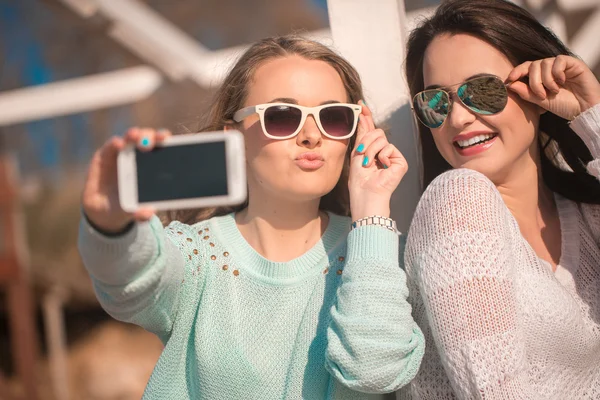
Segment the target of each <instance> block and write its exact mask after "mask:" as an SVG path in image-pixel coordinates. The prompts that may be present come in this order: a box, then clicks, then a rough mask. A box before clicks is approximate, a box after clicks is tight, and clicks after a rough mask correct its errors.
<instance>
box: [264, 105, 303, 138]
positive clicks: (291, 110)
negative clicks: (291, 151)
mask: <svg viewBox="0 0 600 400" xmlns="http://www.w3.org/2000/svg"><path fill="white" fill-rule="evenodd" d="M301 119H302V111H300V110H299V109H298V108H296V107H292V106H283V105H277V106H270V107H268V108H267V109H266V110H265V130H266V131H267V133H268V134H269V135H272V136H281V137H285V136H290V135H291V134H292V133H294V132H295V131H296V129H298V126H299V125H300V120H301Z"/></svg>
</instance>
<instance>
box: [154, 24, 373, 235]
mask: <svg viewBox="0 0 600 400" xmlns="http://www.w3.org/2000/svg"><path fill="white" fill-rule="evenodd" d="M291 55H297V56H300V57H303V58H305V59H307V60H318V61H323V62H326V63H327V64H329V65H330V66H331V67H333V68H334V69H335V70H336V71H337V72H338V74H339V75H340V78H341V79H342V82H343V84H344V88H345V89H346V93H347V94H348V100H349V102H350V103H357V102H358V101H359V100H361V99H364V95H363V89H362V83H361V80H360V76H359V74H358V72H357V71H356V69H354V67H352V65H351V64H350V63H348V61H346V60H345V59H344V58H343V57H341V56H340V55H338V54H336V53H335V52H334V51H333V50H331V49H330V48H329V47H327V46H325V45H323V44H320V43H318V42H315V41H312V40H308V39H305V38H302V37H299V36H296V35H286V36H279V37H271V38H266V39H263V40H261V41H259V42H256V43H255V44H253V45H252V46H250V48H249V49H248V50H247V51H246V52H245V53H244V54H243V55H242V56H241V57H240V58H239V59H238V61H237V62H236V63H235V65H234V66H233V67H232V69H231V71H230V72H229V74H228V75H227V77H226V78H225V80H224V82H223V85H222V86H221V87H220V88H219V89H218V91H217V92H216V94H215V98H214V101H213V103H212V107H211V109H210V111H209V112H208V114H207V116H206V119H205V121H203V127H202V128H201V129H200V131H201V132H209V131H219V130H222V129H223V127H224V126H235V122H234V121H233V114H234V113H235V112H236V111H237V110H239V109H240V108H242V107H243V105H244V102H245V101H246V98H247V96H248V86H249V84H250V83H251V81H252V78H253V76H254V72H255V71H256V70H257V69H258V67H260V66H261V65H263V64H264V63H265V62H267V61H270V60H273V59H276V58H280V57H286V56H291ZM355 140H356V135H355V136H353V137H352V138H351V139H350V144H349V145H348V151H347V152H346V157H345V159H344V167H343V169H342V174H341V176H340V179H339V181H338V182H337V184H336V186H335V187H334V188H333V190H332V191H331V192H329V193H327V194H326V195H325V196H323V197H322V198H321V202H320V205H319V208H320V209H322V210H327V211H331V212H333V213H335V214H338V215H343V216H347V215H349V213H350V194H349V192H348V172H349V168H350V155H351V152H352V149H353V147H354V142H355ZM247 206H248V203H247V202H246V203H244V204H241V205H239V206H235V207H216V208H204V209H195V210H178V211H174V212H170V213H167V215H166V216H163V218H162V219H163V222H169V221H171V220H177V221H181V222H184V223H187V224H193V223H195V222H198V221H202V220H205V219H208V218H211V217H214V216H219V215H224V214H228V213H231V212H237V211H240V210H242V209H244V208H246V207H247Z"/></svg>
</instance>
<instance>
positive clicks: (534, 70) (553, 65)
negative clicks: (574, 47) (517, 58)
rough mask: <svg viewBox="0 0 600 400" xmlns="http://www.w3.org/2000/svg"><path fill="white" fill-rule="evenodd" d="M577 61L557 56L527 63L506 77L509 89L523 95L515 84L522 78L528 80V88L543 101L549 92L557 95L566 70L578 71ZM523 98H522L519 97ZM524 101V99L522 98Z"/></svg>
mask: <svg viewBox="0 0 600 400" xmlns="http://www.w3.org/2000/svg"><path fill="white" fill-rule="evenodd" d="M577 61H578V60H576V59H574V58H573V57H569V56H558V57H552V58H546V59H543V60H537V61H527V62H525V63H523V64H521V65H519V66H517V67H515V68H514V69H513V70H512V71H511V73H510V74H509V76H508V79H507V80H508V82H512V83H511V84H510V85H509V88H511V89H514V88H515V87H516V88H517V90H515V91H517V93H519V94H520V93H523V94H525V91H524V90H519V87H520V85H517V84H516V82H517V81H518V80H519V79H522V78H524V77H528V78H529V87H530V88H531V92H533V93H534V94H535V95H536V96H537V97H538V98H539V99H541V100H545V99H546V98H547V97H548V95H549V93H548V92H550V93H551V94H558V93H559V92H560V89H561V86H563V85H564V84H565V82H566V81H567V71H568V70H578V68H579V64H578V62H577ZM521 97H523V96H521ZM523 98H524V99H525V97H523Z"/></svg>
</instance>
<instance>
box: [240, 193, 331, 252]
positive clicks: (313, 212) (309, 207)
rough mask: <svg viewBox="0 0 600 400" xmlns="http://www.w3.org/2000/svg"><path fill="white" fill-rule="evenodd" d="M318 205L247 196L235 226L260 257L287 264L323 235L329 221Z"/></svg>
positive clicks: (309, 202) (317, 203) (308, 202)
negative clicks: (245, 203)
mask: <svg viewBox="0 0 600 400" xmlns="http://www.w3.org/2000/svg"><path fill="white" fill-rule="evenodd" d="M319 202H320V199H315V200H311V201H305V202H290V201H289V200H284V199H277V198H273V197H267V198H265V197H262V198H258V196H250V199H249V202H248V207H247V208H246V209H244V210H242V211H241V212H239V213H238V214H237V215H236V223H237V225H238V229H239V230H240V232H241V234H242V236H244V238H245V239H246V241H247V242H248V243H249V244H250V246H252V247H253V248H254V249H255V250H256V251H257V252H258V253H259V254H261V255H262V256H263V257H265V258H266V259H268V260H271V261H277V262H287V261H290V260H293V259H294V258H297V257H300V256H301V255H302V254H304V253H305V252H306V251H308V250H310V249H311V248H312V247H313V246H314V245H315V244H316V243H317V242H318V241H319V240H320V239H321V236H322V235H323V233H324V232H325V229H326V227H327V222H328V217H327V214H326V213H323V212H320V211H319Z"/></svg>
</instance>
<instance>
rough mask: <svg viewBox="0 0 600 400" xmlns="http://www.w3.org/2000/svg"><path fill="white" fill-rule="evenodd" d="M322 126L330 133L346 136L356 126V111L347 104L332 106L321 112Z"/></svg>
mask: <svg viewBox="0 0 600 400" xmlns="http://www.w3.org/2000/svg"><path fill="white" fill-rule="evenodd" d="M319 119H320V120H321V126H323V129H324V130H325V132H327V134H328V135H331V136H335V137H344V136H348V135H349V134H351V133H352V128H354V111H352V109H351V108H350V107H346V106H331V107H326V108H323V109H322V110H321V111H320V112H319Z"/></svg>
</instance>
